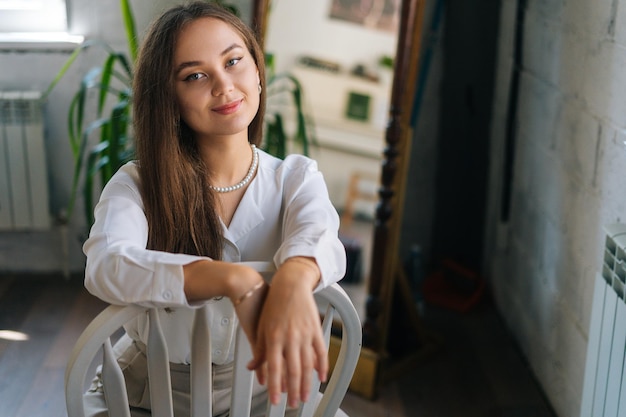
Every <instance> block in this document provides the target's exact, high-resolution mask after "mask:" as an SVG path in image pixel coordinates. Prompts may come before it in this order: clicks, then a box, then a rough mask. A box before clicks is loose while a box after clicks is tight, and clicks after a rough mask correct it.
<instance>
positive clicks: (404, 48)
mask: <svg viewBox="0 0 626 417" xmlns="http://www.w3.org/2000/svg"><path fill="white" fill-rule="evenodd" d="M270 1H271V0H252V26H253V28H254V29H255V30H256V31H257V34H258V36H259V39H260V41H261V43H262V44H263V39H264V35H265V33H266V31H267V25H268V12H269V7H270V5H269V3H270ZM401 3H402V5H401V12H400V26H399V31H398V38H397V46H396V56H395V59H394V72H393V82H392V90H391V98H390V106H389V114H388V124H387V128H386V131H385V149H384V151H383V154H382V170H381V177H380V188H379V191H378V194H379V203H378V206H377V209H376V216H375V225H374V236H373V248H372V257H371V265H370V276H369V277H368V287H367V300H366V306H365V310H366V311H365V316H366V317H365V321H364V323H363V346H364V347H363V352H362V355H361V360H360V361H359V366H358V367H357V371H356V373H355V376H354V378H353V384H352V385H351V390H353V391H355V392H357V393H359V394H361V395H363V396H365V397H367V398H374V397H375V396H376V395H377V387H378V386H379V385H380V384H381V383H383V382H384V381H386V380H388V379H391V378H393V377H395V376H396V375H397V374H398V373H400V372H402V370H406V369H407V366H410V365H411V364H413V363H415V361H416V360H419V359H420V357H422V356H423V354H424V353H425V352H427V351H429V350H431V347H432V343H430V342H429V340H430V338H429V337H428V336H427V334H426V333H427V332H426V331H425V329H424V328H423V326H421V324H420V318H419V316H418V313H417V311H416V309H415V304H414V302H413V300H412V298H411V297H410V294H411V291H410V290H407V289H408V285H409V284H408V280H407V278H406V276H405V275H404V273H403V270H402V266H401V264H400V262H399V255H398V252H399V242H400V233H401V223H402V214H403V208H404V192H405V183H406V175H407V172H408V167H409V162H410V153H411V152H410V149H411V140H412V137H413V127H412V126H411V120H410V116H411V110H412V107H413V101H414V97H415V92H416V86H417V78H418V70H419V68H418V64H419V56H420V49H421V40H422V21H423V14H424V6H425V3H426V0H401ZM402 295H405V296H404V297H403V296H402ZM407 296H408V297H407ZM398 297H399V298H398ZM398 304H400V305H401V306H403V307H404V308H403V310H402V312H401V313H400V317H396V316H397V315H398V313H397V307H398ZM394 310H395V311H396V312H395V313H394ZM394 317H395V319H396V320H400V321H402V320H404V321H405V323H408V331H415V334H416V335H417V338H415V337H409V338H408V339H412V340H416V346H415V348H414V349H412V351H411V354H409V355H403V356H402V357H393V355H392V354H390V351H389V346H390V344H393V341H394V340H398V339H399V340H401V341H402V342H401V343H404V342H405V341H406V340H407V334H406V333H403V334H400V333H399V332H397V331H396V332H395V333H394V331H390V328H391V324H392V320H394ZM394 327H395V326H394ZM383 364H384V366H381V365H383Z"/></svg>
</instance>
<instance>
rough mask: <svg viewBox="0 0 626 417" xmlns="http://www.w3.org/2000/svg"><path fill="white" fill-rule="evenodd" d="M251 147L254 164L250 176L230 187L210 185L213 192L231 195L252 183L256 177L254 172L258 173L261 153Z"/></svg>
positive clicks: (249, 172)
mask: <svg viewBox="0 0 626 417" xmlns="http://www.w3.org/2000/svg"><path fill="white" fill-rule="evenodd" d="M250 147H251V148H252V164H251V165H250V169H249V170H248V174H247V175H246V176H245V177H244V179H242V180H241V181H240V182H238V183H237V184H235V185H231V186H229V187H215V186H213V185H209V187H210V188H211V189H212V190H213V191H215V192H216V193H230V192H231V191H235V190H238V189H240V188H242V187H245V186H246V185H247V184H248V183H249V182H250V180H251V179H252V176H253V175H254V171H256V167H257V165H258V164H259V151H258V150H257V148H256V146H254V144H252V143H251V144H250Z"/></svg>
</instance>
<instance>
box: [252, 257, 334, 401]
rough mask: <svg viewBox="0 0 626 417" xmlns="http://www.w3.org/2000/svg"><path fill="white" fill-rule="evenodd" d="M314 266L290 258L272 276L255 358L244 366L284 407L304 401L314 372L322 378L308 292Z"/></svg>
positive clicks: (323, 357)
mask: <svg viewBox="0 0 626 417" xmlns="http://www.w3.org/2000/svg"><path fill="white" fill-rule="evenodd" d="M319 279H320V272H319V268H318V267H317V264H316V263H315V261H313V260H312V259H310V258H301V257H298V258H290V259H289V260H288V261H287V262H285V263H284V264H283V265H282V266H281V267H280V268H279V269H278V271H277V272H276V274H275V275H274V278H273V279H272V285H271V287H270V289H269V292H268V294H267V298H266V300H265V304H264V305H263V308H262V312H261V317H260V319H259V322H258V330H257V340H256V344H253V345H252V346H253V355H254V358H253V360H252V361H251V362H250V364H249V365H248V368H249V369H253V370H255V371H256V373H257V377H258V379H259V382H260V383H261V384H265V383H267V388H268V392H269V396H270V400H271V402H272V403H273V404H277V403H278V402H279V401H280V395H281V392H287V398H288V404H289V406H290V407H295V406H297V405H298V403H299V402H300V401H307V400H308V398H309V395H310V391H311V376H312V372H313V369H315V370H316V371H317V373H318V375H319V379H320V381H325V380H326V375H327V373H328V356H327V349H326V344H325V343H324V338H323V335H322V328H321V324H320V315H319V311H318V309H317V304H316V303H315V299H314V297H313V292H312V290H313V288H314V287H315V286H316V285H317V282H318V281H319Z"/></svg>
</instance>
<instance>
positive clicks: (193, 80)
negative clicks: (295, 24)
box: [173, 17, 260, 139]
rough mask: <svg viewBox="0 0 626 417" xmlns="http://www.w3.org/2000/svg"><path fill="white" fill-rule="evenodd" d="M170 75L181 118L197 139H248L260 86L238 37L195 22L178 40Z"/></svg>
mask: <svg viewBox="0 0 626 417" xmlns="http://www.w3.org/2000/svg"><path fill="white" fill-rule="evenodd" d="M173 69H174V80H175V81H174V82H175V93H176V98H177V100H178V105H179V108H180V114H181V118H182V119H183V120H184V121H185V122H186V123H187V125H188V126H189V127H190V128H191V129H192V130H193V131H194V132H195V136H196V138H197V139H201V138H215V137H219V136H223V137H225V136H230V135H235V134H244V135H245V136H246V137H247V129H248V125H249V124H250V122H251V121H252V119H253V118H254V116H255V115H256V113H257V110H258V108H259V98H260V94H259V90H258V86H259V82H260V80H259V73H258V70H257V66H256V63H255V62H254V58H253V57H252V55H251V54H250V52H249V51H248V48H247V47H246V45H245V42H244V41H243V39H242V38H241V36H240V35H239V33H238V32H236V31H235V30H234V29H233V28H232V27H231V26H230V25H229V24H227V23H225V22H223V21H221V20H219V19H214V18H210V17H205V18H200V19H196V20H195V21H193V22H191V23H189V24H188V25H187V26H186V27H185V28H184V29H183V30H182V31H181V33H180V34H179V35H178V39H177V44H176V48H175V51H174V65H173Z"/></svg>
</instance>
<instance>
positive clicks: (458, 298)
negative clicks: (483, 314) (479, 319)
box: [423, 259, 485, 313]
mask: <svg viewBox="0 0 626 417" xmlns="http://www.w3.org/2000/svg"><path fill="white" fill-rule="evenodd" d="M423 291H424V300H425V301H426V302H427V303H430V304H432V305H437V306H440V307H445V308H449V309H451V310H455V311H459V312H461V313H466V312H468V311H469V310H471V309H472V308H473V307H474V306H475V305H476V304H478V302H479V301H480V299H481V298H482V295H483V293H484V292H485V281H484V280H483V279H482V278H481V277H480V276H479V275H478V274H477V273H476V272H475V271H472V270H470V269H468V268H466V267H464V266H462V265H460V264H458V263H457V262H455V261H454V260H452V259H445V260H444V261H443V262H442V266H441V268H440V269H438V270H436V271H435V272H433V273H432V274H430V275H429V276H427V277H426V279H425V280H424V286H423Z"/></svg>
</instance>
